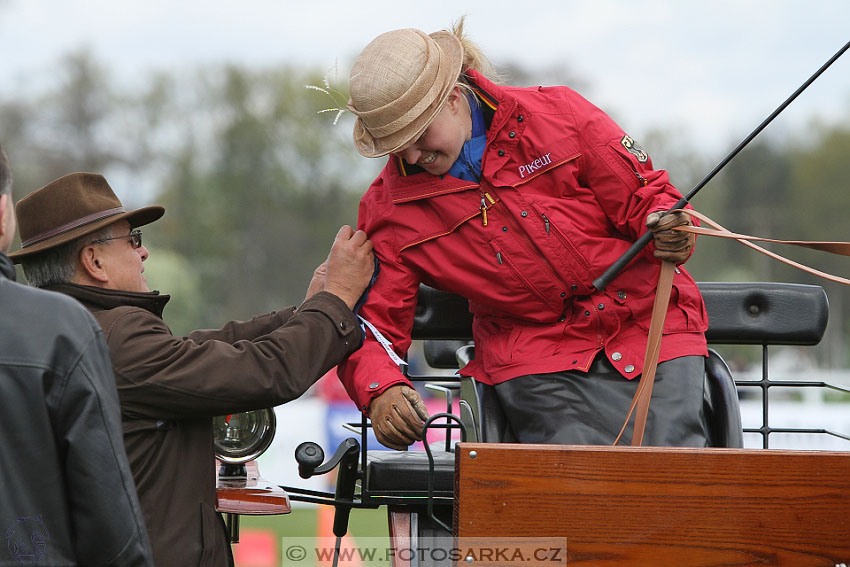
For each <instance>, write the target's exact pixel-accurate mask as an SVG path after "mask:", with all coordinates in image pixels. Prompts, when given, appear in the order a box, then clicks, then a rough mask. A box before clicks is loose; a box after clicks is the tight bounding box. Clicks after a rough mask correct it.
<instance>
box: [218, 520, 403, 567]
mask: <svg viewBox="0 0 850 567" xmlns="http://www.w3.org/2000/svg"><path fill="white" fill-rule="evenodd" d="M332 521H333V508H332V507H329V506H327V507H323V509H322V510H321V511H320V510H319V507H318V506H308V507H297V508H293V510H292V513H290V514H285V515H280V516H241V517H240V521H239V533H240V543H236V544H233V552H234V557H235V559H236V565H237V567H281V566H289V565H294V566H297V567H313V566H317V565H330V562H329V561H328V562H325V561H322V562H319V561H317V560H315V559H314V558H312V557H305V558H304V559H303V560H299V561H296V560H293V559H292V557H286V556H285V555H286V553H287V550H288V549H289V548H290V547H291V546H301V547H303V548H306V549H307V550H308V551H312V549H313V548H315V547H322V548H326V547H332V545H333V542H334V537H333V534H332V533H331V531H330V529H331V528H330V524H331V523H332ZM320 523H321V524H322V527H321V528H320ZM348 525H349V529H348V533H349V534H350V536H351V537H352V538H353V539H354V540H355V541H357V542H358V545H359V544H360V542H367V543H366V545H372V544H378V543H380V544H383V543H384V542H388V541H389V540H388V537H389V528H388V526H387V509H386V507H382V508H378V509H375V510H367V509H355V510H352V511H351V517H350V519H349V524H348ZM320 529H321V530H322V531H321V532H320ZM340 565H353V563H340Z"/></svg>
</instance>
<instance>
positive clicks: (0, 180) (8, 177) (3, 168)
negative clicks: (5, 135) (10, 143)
mask: <svg viewBox="0 0 850 567" xmlns="http://www.w3.org/2000/svg"><path fill="white" fill-rule="evenodd" d="M0 195H9V197H10V198H11V196H12V166H10V165H9V157H8V156H7V155H6V150H4V149H3V145H2V144H0Z"/></svg>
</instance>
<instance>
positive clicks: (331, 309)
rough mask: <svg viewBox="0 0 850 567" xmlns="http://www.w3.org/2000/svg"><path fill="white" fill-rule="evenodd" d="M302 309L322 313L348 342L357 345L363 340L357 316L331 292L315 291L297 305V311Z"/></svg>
mask: <svg viewBox="0 0 850 567" xmlns="http://www.w3.org/2000/svg"><path fill="white" fill-rule="evenodd" d="M302 311H318V312H320V313H322V314H324V315H325V316H326V317H328V318H329V319H330V320H331V321H333V323H334V328H335V329H336V332H337V334H339V336H341V337H348V338H349V339H350V340H349V344H353V345H357V346H358V347H359V345H360V343H361V342H362V340H363V331H362V330H361V329H360V325H359V324H358V321H357V316H356V315H355V314H354V313H353V312H352V311H351V309H349V308H348V305H346V303H345V302H344V301H343V300H341V299H340V298H339V297H337V296H336V295H334V294H332V293H328V292H327V291H320V292H318V293H316V294H315V295H313V296H312V297H311V298H310V299H307V300H305V301H304V303H302V304H301V306H300V307H298V312H302Z"/></svg>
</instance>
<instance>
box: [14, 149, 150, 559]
mask: <svg viewBox="0 0 850 567" xmlns="http://www.w3.org/2000/svg"><path fill="white" fill-rule="evenodd" d="M13 208H14V207H13V206H12V172H11V169H10V167H9V161H8V159H7V157H6V154H5V153H4V152H3V148H2V147H0V313H2V314H3V318H4V321H5V324H4V325H3V326H2V327H0V415H2V416H3V418H4V423H5V424H6V427H4V428H3V433H2V437H0V439H2V440H0V478H2V482H0V533H2V534H5V536H6V538H5V539H6V545H3V546H0V564H2V565H11V564H13V563H26V564H31V565H48V564H50V565H60V564H61V565H103V566H106V565H114V566H116V567H118V566H121V567H123V566H139V567H142V566H151V565H153V560H152V557H151V549H150V544H149V542H148V535H147V532H146V530H145V526H144V522H143V520H142V513H141V510H140V507H139V501H138V498H137V496H136V488H135V486H134V485H133V478H132V475H131V474H130V466H129V464H128V462H127V455H126V453H125V451H124V444H123V443H122V442H121V414H120V410H119V407H118V395H117V392H116V389H115V379H114V378H113V376H112V369H111V367H110V361H109V353H108V351H107V349H106V344H105V343H104V340H103V334H102V333H101V330H100V327H99V326H98V325H97V323H96V322H95V321H94V319H93V318H92V316H91V314H90V313H89V312H88V311H86V310H85V309H84V308H83V307H82V306H80V305H79V303H77V302H76V301H73V300H71V299H69V298H67V297H64V296H62V295H59V294H56V293H47V292H44V291H41V290H37V289H33V288H31V287H27V286H23V285H20V284H17V283H15V281H14V279H15V269H14V266H13V265H12V263H11V262H10V261H9V258H8V257H7V256H6V254H5V253H6V252H8V251H9V248H10V246H11V244H12V239H13V238H14V236H15V215H14V210H13Z"/></svg>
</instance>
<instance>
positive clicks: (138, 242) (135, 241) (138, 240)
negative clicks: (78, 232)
mask: <svg viewBox="0 0 850 567" xmlns="http://www.w3.org/2000/svg"><path fill="white" fill-rule="evenodd" d="M122 238H129V239H130V246H132V247H133V249H136V248H141V246H142V231H141V230H139V229H136V230H134V231H132V232H131V233H130V234H125V235H124V236H113V237H112V238H100V239H98V240H92V241H91V242H89V244H100V243H101V242H109V241H110V240H121V239H122Z"/></svg>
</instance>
